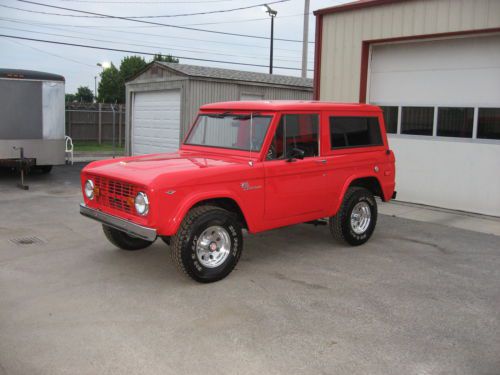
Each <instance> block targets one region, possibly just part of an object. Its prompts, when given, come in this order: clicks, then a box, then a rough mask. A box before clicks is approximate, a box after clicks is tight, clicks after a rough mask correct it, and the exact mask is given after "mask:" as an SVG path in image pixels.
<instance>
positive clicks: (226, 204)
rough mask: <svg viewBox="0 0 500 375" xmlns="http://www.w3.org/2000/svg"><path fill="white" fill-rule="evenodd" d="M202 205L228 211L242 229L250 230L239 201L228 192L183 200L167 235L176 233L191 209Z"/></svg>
mask: <svg viewBox="0 0 500 375" xmlns="http://www.w3.org/2000/svg"><path fill="white" fill-rule="evenodd" d="M203 205H212V206H216V207H221V208H224V209H226V210H228V211H231V212H234V213H235V214H236V215H237V216H238V219H239V220H240V221H241V225H242V227H243V228H246V229H251V228H250V227H249V225H250V226H251V223H250V222H249V220H248V218H247V216H246V215H245V213H244V210H243V209H242V205H241V202H240V201H239V199H238V198H237V197H235V196H234V195H232V194H230V193H228V192H219V193H216V192H214V193H212V194H206V195H205V194H204V195H196V196H192V197H190V198H188V199H186V200H184V202H183V203H182V204H181V206H180V209H179V210H178V214H177V215H176V216H175V218H174V219H173V220H172V222H171V225H170V228H169V229H168V230H167V231H168V233H169V234H168V235H172V234H174V233H176V232H177V230H178V229H179V226H180V224H181V223H182V221H183V220H184V218H185V217H186V215H187V213H188V212H189V211H190V210H191V209H193V208H194V207H199V206H203Z"/></svg>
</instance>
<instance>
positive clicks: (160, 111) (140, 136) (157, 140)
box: [132, 90, 180, 155]
mask: <svg viewBox="0 0 500 375" xmlns="http://www.w3.org/2000/svg"><path fill="white" fill-rule="evenodd" d="M179 139H180V90H163V91H153V92H138V93H136V94H135V98H134V108H133V123H132V154H133V155H142V154H149V153H158V152H172V151H176V150H177V149H178V148H179Z"/></svg>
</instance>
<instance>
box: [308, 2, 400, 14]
mask: <svg viewBox="0 0 500 375" xmlns="http://www.w3.org/2000/svg"><path fill="white" fill-rule="evenodd" d="M402 1H407V0H357V1H353V2H351V3H346V4H340V5H335V6H333V7H328V8H323V9H317V10H315V11H314V12H313V13H314V15H316V16H317V15H323V14H330V13H339V12H346V11H348V10H355V9H360V8H369V7H373V6H376V5H384V4H391V3H399V2H402Z"/></svg>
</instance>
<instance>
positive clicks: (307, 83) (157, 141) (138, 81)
mask: <svg viewBox="0 0 500 375" xmlns="http://www.w3.org/2000/svg"><path fill="white" fill-rule="evenodd" d="M126 88H127V89H126V107H127V111H126V128H125V134H126V136H125V139H126V141H125V145H126V151H127V153H129V154H131V155H141V154H148V153H156V152H169V151H175V150H177V149H178V147H179V144H180V142H181V140H182V139H183V136H184V134H185V133H186V132H187V130H188V129H189V126H190V125H191V123H192V122H193V120H194V118H195V116H196V114H197V112H198V108H199V107H200V106H201V105H203V104H206V103H212V102H221V101H233V100H262V99H264V100H267V99H268V100H276V99H300V100H310V99H311V98H312V80H311V79H304V78H299V77H289V76H282V75H277V74H273V75H270V74H264V73H255V72H244V71H239V70H230V69H220V68H209V67H202V66H194V65H185V64H176V63H164V62H155V63H152V64H150V65H149V66H148V67H147V68H146V69H145V70H143V71H142V72H140V73H139V74H138V75H136V76H135V77H134V78H132V79H131V80H129V81H128V82H127V84H126Z"/></svg>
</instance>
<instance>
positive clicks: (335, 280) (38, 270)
mask: <svg viewBox="0 0 500 375" xmlns="http://www.w3.org/2000/svg"><path fill="white" fill-rule="evenodd" d="M81 167H82V164H78V165H74V166H72V167H71V166H62V167H56V168H54V170H53V171H52V173H51V174H49V175H40V174H37V175H32V176H29V177H28V179H27V183H28V184H29V185H30V190H28V191H22V190H20V189H17V188H16V187H15V183H16V178H15V176H13V175H11V174H7V173H2V174H0V374H2V375H3V374H8V375H17V374H20V375H24V374H29V375H35V374H47V375H49V374H50V375H56V374H82V375H83V374H162V375H164V374H176V375H178V374H207V375H209V374H218V375H220V374H228V375H229V374H231V375H233V374H287V375H288V374H349V375H352V374H380V375H389V374H395V375H396V374H397V375H400V374H405V375H407V374H408V375H409V374H415V375H427V374H464V375H465V374H467V375H469V374H484V375H496V374H500V237H499V236H496V235H493V234H487V233H481V232H479V231H473V230H468V229H467V228H469V227H467V225H466V224H463V223H462V225H461V226H462V227H458V228H457V227H451V226H446V225H443V224H440V223H439V222H436V221H435V220H434V221H432V220H430V219H429V220H422V215H420V216H419V217H418V220H420V221H417V220H412V219H411V218H412V216H411V214H410V210H406V211H405V215H407V216H409V217H406V218H402V217H395V216H392V215H393V214H394V213H392V214H391V215H380V217H379V222H378V224H377V228H376V231H375V234H374V236H373V237H372V239H371V240H370V241H369V242H368V243H367V244H365V245H364V246H361V247H357V248H351V247H348V246H345V245H341V244H338V243H336V242H334V241H333V240H332V238H331V236H330V234H329V232H328V229H327V227H324V226H318V227H315V226H312V225H296V226H293V227H288V228H283V229H278V230H274V231H270V232H266V233H261V234H258V235H248V236H246V237H245V244H244V251H243V256H242V259H241V260H240V263H239V264H238V266H237V267H236V269H235V271H233V273H232V274H230V275H229V277H228V278H226V279H224V280H222V281H220V282H217V283H214V284H207V285H202V284H198V283H195V282H193V281H191V280H190V279H187V278H185V277H184V276H183V275H181V274H180V273H178V272H177V271H176V269H175V268H174V266H173V265H172V264H171V262H170V256H169V248H168V247H167V246H166V245H165V244H164V243H163V242H162V241H157V242H156V243H155V244H154V245H153V246H151V247H150V248H148V249H145V250H143V251H136V252H126V251H122V250H119V249H116V248H114V247H113V245H111V244H110V243H109V242H107V240H106V239H105V238H104V235H103V234H102V231H101V228H100V225H99V224H98V223H96V222H93V221H91V220H89V219H86V218H84V217H81V216H80V215H79V213H78V203H79V202H80V200H81V196H80V187H79V180H78V178H79V170H80V168H81ZM400 211H401V212H402V211H404V210H400ZM381 212H392V211H391V208H390V207H389V208H387V206H381ZM455 214H456V215H462V214H461V213H454V215H455ZM429 215H430V214H429ZM396 216H397V215H396ZM469 216H470V215H469ZM478 219H481V220H489V222H492V223H490V224H491V225H492V228H495V222H496V223H498V221H495V219H491V218H481V217H479V218H478ZM463 226H466V228H463ZM470 229H474V225H472V224H471V225H470Z"/></svg>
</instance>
